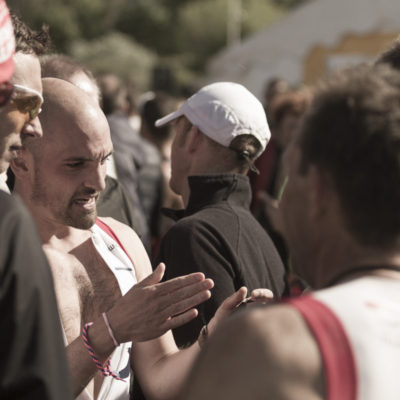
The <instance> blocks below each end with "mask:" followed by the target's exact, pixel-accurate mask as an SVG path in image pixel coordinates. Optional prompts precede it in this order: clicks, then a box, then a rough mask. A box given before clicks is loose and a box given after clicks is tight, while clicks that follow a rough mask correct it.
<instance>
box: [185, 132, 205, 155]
mask: <svg viewBox="0 0 400 400" xmlns="http://www.w3.org/2000/svg"><path fill="white" fill-rule="evenodd" d="M186 135H187V139H186V146H187V150H188V152H189V153H194V152H195V151H196V150H197V149H198V147H199V145H200V144H201V143H202V140H203V134H202V133H201V132H200V131H199V128H197V126H194V125H192V127H191V128H190V130H189V132H187V134H186Z"/></svg>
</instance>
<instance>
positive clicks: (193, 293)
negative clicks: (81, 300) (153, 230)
mask: <svg viewBox="0 0 400 400" xmlns="http://www.w3.org/2000/svg"><path fill="white" fill-rule="evenodd" d="M127 234H128V235H129V232H127ZM124 239H127V237H125V238H124ZM125 243H126V249H127V251H128V253H129V252H130V253H131V256H132V258H133V257H134V254H136V260H140V257H141V256H143V258H144V259H143V260H142V262H135V268H136V271H137V275H138V277H139V279H141V278H142V277H143V276H146V275H148V274H149V272H150V271H151V266H150V262H149V261H148V258H147V255H146V253H139V252H138V249H136V251H135V252H134V251H133V249H132V247H131V244H132V242H131V241H127V240H126V241H125ZM125 243H124V246H125ZM143 251H144V250H143ZM133 259H134V260H135V258H133ZM163 268H164V267H160V266H159V267H158V268H157V269H156V271H155V272H154V273H152V274H150V275H149V276H147V277H146V278H144V279H143V280H142V281H141V282H140V283H139V284H137V285H136V286H135V287H134V288H137V287H139V288H141V287H143V288H144V290H142V291H141V292H140V297H136V298H135V299H133V293H134V290H133V289H134V288H133V289H132V290H131V292H132V298H130V297H128V295H129V294H130V293H131V292H129V293H128V294H127V295H126V296H124V297H125V299H124V298H123V299H122V301H123V302H125V306H124V307H121V309H120V308H119V304H118V305H117V306H118V315H117V312H116V310H115V309H116V307H113V308H112V309H111V310H110V312H109V319H110V323H111V325H112V326H113V328H114V330H116V336H117V339H118V340H120V341H123V340H124V339H125V338H129V339H130V340H132V341H133V347H132V365H133V368H134V370H135V373H136V374H137V376H138V377H139V381H140V383H141V386H142V388H143V389H144V391H145V393H146V395H147V397H148V398H149V399H173V398H176V396H177V394H178V392H179V391H180V390H181V388H182V385H183V382H184V381H185V379H186V378H187V374H188V372H189V370H190V368H191V366H192V365H193V362H194V361H195V359H196V357H197V355H198V353H199V350H200V348H199V345H198V343H195V344H194V345H192V346H191V347H189V348H187V349H185V350H178V348H177V347H176V344H175V342H174V340H173V337H172V334H171V332H170V331H168V330H169V329H171V328H173V327H176V326H179V325H181V324H183V323H185V322H187V321H189V320H191V319H192V318H194V317H195V316H196V315H197V312H196V311H195V310H193V309H191V307H193V306H195V305H196V304H198V303H200V302H202V301H204V300H206V299H207V298H208V297H209V295H210V293H209V291H208V290H207V289H209V288H211V286H210V285H211V284H210V282H209V280H207V279H204V276H203V274H201V273H195V274H191V275H188V276H186V277H180V278H175V279H172V280H169V281H167V282H164V283H162V284H159V283H157V282H159V281H160V280H161V278H162V275H163V270H164V269H163ZM200 278H201V279H200ZM193 286H195V287H199V288H200V289H194V288H192V287H193ZM155 289H157V293H156V294H155V293H154V290H155ZM246 295H247V289H246V288H241V289H240V290H238V291H237V292H236V293H235V294H233V295H232V296H230V297H229V298H228V299H227V300H225V301H224V302H223V304H222V305H221V307H220V308H219V309H218V311H217V313H216V315H215V316H214V318H213V319H212V320H211V321H210V323H209V330H210V332H212V331H213V330H214V329H215V327H216V326H217V325H218V324H219V322H220V321H221V320H223V319H224V318H226V316H227V315H229V314H230V313H231V312H232V310H233V309H235V308H236V307H237V306H238V305H239V304H240V303H241V302H242V301H243V300H244V299H245V297H246ZM271 295H272V293H271V291H269V290H255V291H253V293H252V299H253V300H255V301H268V300H269V299H270V297H271ZM135 303H136V304H140V305H141V306H140V307H137V308H135V309H132V307H130V306H129V305H130V304H135ZM152 307H154V308H152ZM182 310H189V311H187V312H185V313H183V314H182ZM114 311H115V313H114ZM122 312H124V313H125V314H124V315H123V317H121V315H122V314H121V315H120V314H119V313H122ZM115 315H117V317H116V316H115ZM136 315H137V316H136ZM120 317H121V318H120ZM126 320H128V321H130V322H129V323H128V324H126ZM137 321H142V325H141V326H138V322H137ZM123 323H124V325H122V324H123ZM149 327H151V330H149ZM167 331H168V332H167ZM121 338H122V340H121ZM149 339H153V340H149Z"/></svg>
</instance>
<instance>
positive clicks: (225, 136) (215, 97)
mask: <svg viewBox="0 0 400 400" xmlns="http://www.w3.org/2000/svg"><path fill="white" fill-rule="evenodd" d="M182 115H184V116H185V117H186V118H187V119H188V120H189V121H190V122H191V123H192V124H193V125H194V126H196V127H197V128H199V129H200V131H201V132H203V133H204V134H205V135H207V136H208V137H209V138H211V139H213V140H215V141H216V142H217V143H219V144H221V145H223V146H225V147H229V145H230V144H231V142H232V140H233V139H234V138H235V137H236V136H239V135H252V136H254V137H255V138H256V139H257V140H258V141H259V142H260V144H261V149H260V151H259V152H258V154H257V157H258V156H259V155H260V154H261V153H262V152H263V151H264V150H265V147H266V145H267V143H268V141H269V139H270V137H271V133H270V130H269V127H268V122H267V117H266V115H265V112H264V108H263V106H262V104H261V103H260V102H259V101H258V100H257V98H256V97H255V96H254V95H253V94H251V93H250V92H249V91H248V90H247V89H246V88H245V87H244V86H242V85H239V84H238V83H233V82H217V83H212V84H211V85H207V86H204V87H203V88H202V89H200V90H199V91H198V92H197V93H195V94H194V95H193V96H192V97H190V98H189V99H187V100H186V101H185V102H184V103H183V104H182V106H181V107H180V108H179V109H178V110H177V111H175V112H173V113H171V114H168V115H167V116H165V117H163V118H161V119H158V120H157V121H156V123H155V125H156V126H157V127H159V126H163V125H165V124H167V123H168V122H171V121H173V120H174V119H176V118H178V117H180V116H182Z"/></svg>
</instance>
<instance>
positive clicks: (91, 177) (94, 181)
mask: <svg viewBox="0 0 400 400" xmlns="http://www.w3.org/2000/svg"><path fill="white" fill-rule="evenodd" d="M105 178H106V171H105V168H104V166H102V165H99V166H98V167H97V168H95V169H94V170H92V171H91V173H90V174H88V175H87V177H86V182H85V186H86V187H89V188H91V189H93V190H95V191H96V192H101V191H103V190H104V189H105V187H106V181H105Z"/></svg>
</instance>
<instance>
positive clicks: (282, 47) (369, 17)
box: [207, 0, 400, 98]
mask: <svg viewBox="0 0 400 400" xmlns="http://www.w3.org/2000/svg"><path fill="white" fill-rule="evenodd" d="M397 32H400V1H399V0H314V1H312V2H310V3H306V4H305V5H304V6H301V7H299V8H297V9H296V10H295V11H293V12H292V13H291V14H289V15H288V16H286V17H284V18H283V19H281V20H280V21H278V22H277V23H275V24H274V25H273V26H271V27H270V28H268V29H266V30H264V31H262V32H260V33H258V34H256V35H254V36H253V37H250V38H249V39H247V40H245V41H243V42H242V43H240V44H237V45H234V46H232V47H230V48H227V49H225V50H224V51H222V52H221V53H219V54H218V55H217V56H215V57H214V58H213V59H212V60H211V62H210V63H209V66H208V74H207V82H213V81H221V80H229V81H235V82H239V83H242V84H244V85H245V86H246V87H248V88H249V90H251V91H252V92H253V93H254V94H255V95H256V96H258V97H260V98H261V97H262V93H263V90H264V86H265V83H266V82H267V81H268V80H269V79H271V78H274V77H282V78H284V79H286V80H288V81H289V82H290V83H292V84H299V83H301V82H302V81H303V80H304V66H305V62H306V58H307V57H308V56H309V54H310V52H311V51H312V50H313V49H315V48H316V47H317V46H324V47H325V48H332V47H335V46H337V45H338V43H339V42H340V41H341V40H342V39H343V37H344V36H345V35H349V34H350V35H351V34H353V35H367V34H373V33H380V34H384V33H387V34H392V35H393V36H392V37H395V35H397ZM368 58H372V56H371V54H369V55H366V54H365V53H364V52H363V51H361V50H360V51H357V49H353V51H352V52H348V51H347V52H346V53H344V54H343V55H340V54H336V55H335V56H334V57H333V56H332V57H330V59H329V60H326V64H327V65H326V69H327V70H329V69H332V68H335V67H337V66H342V65H343V64H346V63H355V62H360V61H363V60H365V59H368Z"/></svg>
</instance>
